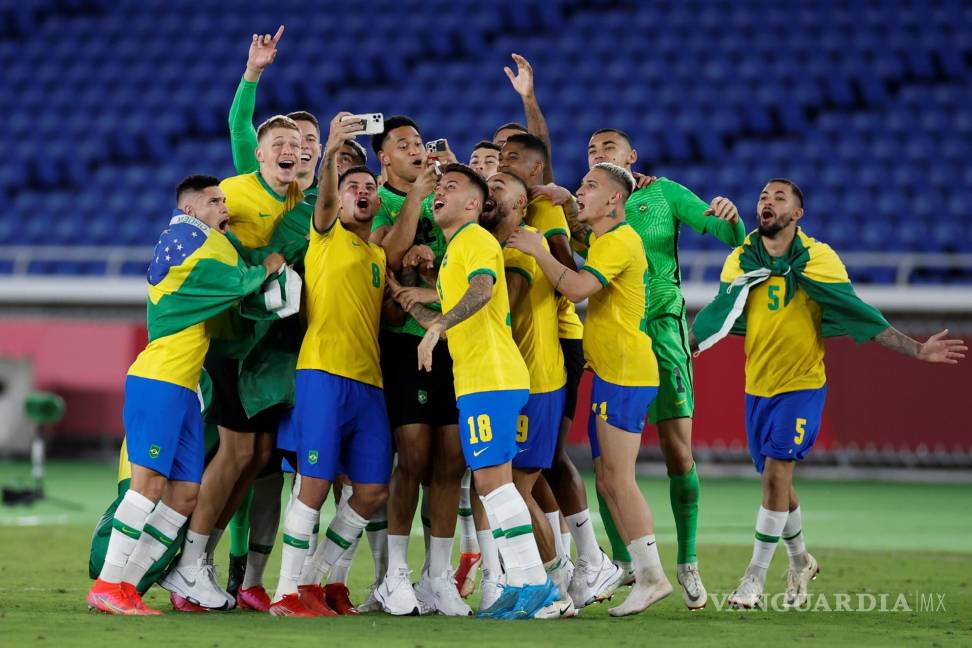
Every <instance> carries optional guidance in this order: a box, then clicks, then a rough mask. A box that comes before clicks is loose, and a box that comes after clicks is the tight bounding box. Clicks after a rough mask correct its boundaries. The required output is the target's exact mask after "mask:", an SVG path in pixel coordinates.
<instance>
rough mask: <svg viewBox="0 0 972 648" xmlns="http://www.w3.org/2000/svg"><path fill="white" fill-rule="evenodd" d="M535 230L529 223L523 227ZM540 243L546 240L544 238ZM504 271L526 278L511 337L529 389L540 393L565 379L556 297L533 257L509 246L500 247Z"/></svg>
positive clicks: (514, 308)
mask: <svg viewBox="0 0 972 648" xmlns="http://www.w3.org/2000/svg"><path fill="white" fill-rule="evenodd" d="M526 229H528V230H531V231H534V232H535V231H536V230H535V229H533V228H532V227H526ZM543 246H544V247H545V248H546V247H547V243H546V240H544V244H543ZM503 262H504V264H505V266H506V272H514V273H517V274H519V275H522V276H523V278H524V279H526V281H527V284H528V288H527V291H526V294H524V295H523V296H521V297H520V302H519V303H518V304H516V305H515V306H514V307H513V340H514V341H515V342H516V346H517V347H518V348H519V349H520V354H521V355H522V356H523V360H524V361H525V362H526V365H527V370H528V371H529V372H530V393H531V394H543V393H545V392H550V391H554V390H555V389H560V388H561V387H563V386H564V385H565V384H566V383H567V371H566V369H565V368H564V352H563V351H562V350H561V348H560V339H559V336H558V333H557V330H558V329H557V298H556V296H555V294H554V289H553V284H552V283H550V279H548V278H547V275H545V274H544V273H543V271H542V270H541V269H540V266H539V265H537V261H536V259H534V258H533V257H532V256H530V255H529V254H524V253H523V252H520V251H519V250H517V249H514V248H511V247H505V246H504V247H503Z"/></svg>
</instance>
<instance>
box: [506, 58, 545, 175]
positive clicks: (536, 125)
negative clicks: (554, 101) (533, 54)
mask: <svg viewBox="0 0 972 648" xmlns="http://www.w3.org/2000/svg"><path fill="white" fill-rule="evenodd" d="M512 56H513V60H514V61H515V62H516V74H513V70H511V69H510V68H509V66H507V67H504V68H503V71H504V72H506V76H507V77H508V78H509V80H510V83H512V84H513V89H514V90H516V93H517V94H518V95H520V99H521V100H522V101H523V112H524V113H526V120H527V130H528V131H530V133H532V134H533V135H536V136H537V137H539V138H540V139H542V140H543V143H544V144H546V145H547V158H548V159H547V165H546V166H545V167H544V169H543V181H544V183H549V182H553V181H554V172H553V157H552V154H551V149H550V129H548V128H547V120H546V119H544V117H543V113H542V112H541V111H540V103H539V102H538V101H537V95H536V93H535V92H534V88H533V66H532V65H530V62H529V61H528V60H526V59H525V58H523V57H522V56H520V55H519V54H513V55H512Z"/></svg>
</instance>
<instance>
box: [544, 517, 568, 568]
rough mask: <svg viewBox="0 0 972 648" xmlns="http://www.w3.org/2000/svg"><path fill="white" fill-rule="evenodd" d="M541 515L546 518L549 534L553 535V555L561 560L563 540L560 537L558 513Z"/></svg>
mask: <svg viewBox="0 0 972 648" xmlns="http://www.w3.org/2000/svg"><path fill="white" fill-rule="evenodd" d="M543 515H544V517H546V518H547V522H548V523H549V524H550V533H552V534H553V540H554V555H555V556H557V558H563V557H564V541H563V538H561V537H560V511H553V512H552V513H544V514H543Z"/></svg>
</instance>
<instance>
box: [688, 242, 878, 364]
mask: <svg viewBox="0 0 972 648" xmlns="http://www.w3.org/2000/svg"><path fill="white" fill-rule="evenodd" d="M772 276H778V277H783V280H784V284H785V295H784V297H783V300H784V302H783V303H784V304H789V303H790V300H791V299H793V296H794V295H795V294H796V291H797V290H805V291H806V292H807V296H809V297H810V299H812V300H813V301H815V302H817V304H818V305H819V306H820V309H821V312H822V322H821V329H822V334H823V336H824V337H839V336H843V335H847V336H849V337H851V338H853V340H854V341H855V342H857V343H862V342H867V341H868V340H870V339H871V338H873V337H874V336H875V335H877V334H878V333H880V332H881V331H883V330H885V329H887V328H889V327H890V326H891V325H890V324H889V323H888V321H887V320H886V319H884V316H883V315H881V312H880V311H878V310H877V309H876V308H874V307H873V306H871V305H869V304H866V303H865V302H863V301H861V298H860V297H858V296H857V294H856V293H855V292H854V287H853V286H852V285H851V282H850V278H849V277H848V276H847V269H846V268H845V267H844V264H843V263H842V262H841V260H840V258H839V257H838V256H837V253H836V252H834V250H833V248H831V247H830V246H829V245H827V244H826V243H821V242H820V241H817V240H815V239H813V238H811V237H809V236H807V235H806V234H804V233H803V230H801V229H800V228H797V232H796V237H794V239H793V243H792V244H791V245H790V249H789V250H788V251H787V253H786V254H785V255H783V256H782V257H773V256H770V254H769V252H767V250H766V247H765V246H764V245H763V239H762V237H760V235H759V232H758V231H754V232H751V233H750V234H749V236H747V237H746V240H745V241H744V242H743V244H742V245H740V246H739V247H738V248H736V249H735V250H733V251H732V253H730V255H729V258H728V259H726V263H725V265H724V267H723V269H722V276H721V277H720V284H719V292H718V293H717V294H716V297H715V299H714V300H713V301H712V302H711V303H710V304H709V305H708V306H706V307H705V308H703V309H702V310H701V311H699V314H698V315H697V316H696V318H695V321H694V322H692V333H693V334H694V335H695V339H696V340H698V345H699V350H700V351H705V350H706V349H708V348H709V347H711V346H712V345H714V344H715V343H716V342H718V341H719V340H721V339H722V338H724V337H725V336H726V335H729V334H732V335H745V334H746V318H745V317H743V316H742V314H743V312H744V310H745V308H746V299H747V297H748V296H749V291H750V289H751V288H752V287H753V286H756V285H758V284H760V283H762V282H764V281H766V280H767V279H769V278H770V277H772Z"/></svg>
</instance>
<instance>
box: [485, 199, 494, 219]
mask: <svg viewBox="0 0 972 648" xmlns="http://www.w3.org/2000/svg"><path fill="white" fill-rule="evenodd" d="M495 209H496V201H495V200H493V199H492V198H487V199H486V200H485V201H484V202H483V214H485V215H490V214H492V213H493V211H494V210H495Z"/></svg>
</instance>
